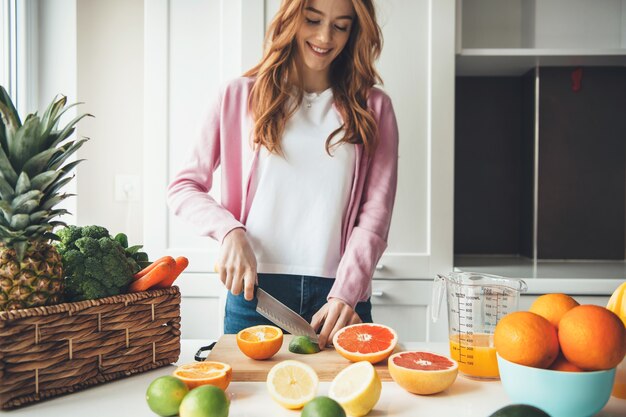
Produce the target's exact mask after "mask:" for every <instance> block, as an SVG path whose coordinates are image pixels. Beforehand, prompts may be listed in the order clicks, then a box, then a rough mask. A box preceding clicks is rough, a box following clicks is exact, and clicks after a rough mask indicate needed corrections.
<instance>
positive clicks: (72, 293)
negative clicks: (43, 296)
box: [57, 226, 140, 301]
mask: <svg viewBox="0 0 626 417" xmlns="http://www.w3.org/2000/svg"><path fill="white" fill-rule="evenodd" d="M58 235H59V237H60V239H61V241H60V242H59V243H58V244H57V249H58V251H59V253H60V254H61V257H62V259H63V268H64V274H65V293H66V298H67V299H68V300H69V301H79V300H91V299H95V298H102V297H108V296H111V295H117V294H121V293H123V292H125V291H126V289H127V287H128V284H130V282H131V281H132V279H133V274H135V273H136V272H138V271H139V269H140V267H139V265H138V264H137V262H135V260H134V259H133V258H132V257H131V255H130V254H129V253H127V251H126V250H125V248H124V247H123V246H122V245H121V244H120V242H118V241H117V240H115V239H113V238H112V237H111V236H110V235H109V231H108V230H107V229H105V228H104V227H101V226H84V227H81V226H67V227H65V228H63V229H61V230H60V231H59V232H58Z"/></svg>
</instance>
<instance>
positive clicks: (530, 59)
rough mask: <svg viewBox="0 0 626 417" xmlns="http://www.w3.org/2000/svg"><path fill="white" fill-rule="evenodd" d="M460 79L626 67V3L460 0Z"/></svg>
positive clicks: (606, 0)
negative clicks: (540, 68) (540, 69)
mask: <svg viewBox="0 0 626 417" xmlns="http://www.w3.org/2000/svg"><path fill="white" fill-rule="evenodd" d="M457 54H458V55H457V61H456V62H457V74H459V75H470V76H471V75H520V74H523V73H525V72H526V71H528V70H529V69H531V68H533V67H534V66H535V65H548V66H557V65H558V66H593V65H607V66H608V65H617V66H622V65H624V64H626V1H625V0H595V1H591V2H590V1H587V0H457Z"/></svg>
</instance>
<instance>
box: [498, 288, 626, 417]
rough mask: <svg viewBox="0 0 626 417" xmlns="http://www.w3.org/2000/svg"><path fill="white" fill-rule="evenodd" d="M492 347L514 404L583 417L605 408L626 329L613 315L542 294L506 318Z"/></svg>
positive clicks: (556, 415) (564, 297) (625, 340)
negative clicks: (527, 308)
mask: <svg viewBox="0 0 626 417" xmlns="http://www.w3.org/2000/svg"><path fill="white" fill-rule="evenodd" d="M494 345H495V348H496V352H497V357H498V367H499V371H500V379H501V381H502V385H503V386H504V390H505V391H506V393H507V394H508V396H509V398H510V399H511V400H512V401H513V402H516V403H524V404H530V405H533V406H535V407H538V408H541V409H542V410H544V411H546V412H547V413H548V414H550V415H551V416H552V417H560V416H563V417H565V416H567V417H577V416H580V417H585V416H590V415H593V414H595V413H597V412H598V411H600V410H601V409H602V407H604V405H605V404H606V403H607V402H608V400H609V398H610V396H611V390H612V388H613V381H614V379H615V368H616V366H617V365H618V364H619V363H620V362H621V361H622V359H623V358H624V355H626V327H625V326H624V323H623V322H622V320H620V318H619V317H618V316H617V315H616V314H615V313H613V312H612V311H610V310H608V309H606V308H604V307H600V306H595V305H579V304H578V303H577V302H576V301H575V300H574V299H573V298H572V297H570V296H568V295H565V294H546V295H543V296H541V297H539V298H537V300H536V301H535V302H534V303H533V304H532V306H531V307H530V309H529V311H517V312H514V313H510V314H508V315H506V316H504V317H503V318H502V319H501V320H500V321H499V322H498V325H497V326H496V330H495V332H494Z"/></svg>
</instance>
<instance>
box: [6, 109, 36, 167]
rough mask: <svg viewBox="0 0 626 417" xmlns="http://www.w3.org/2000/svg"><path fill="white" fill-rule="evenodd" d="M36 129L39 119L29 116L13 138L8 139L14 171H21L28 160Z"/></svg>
mask: <svg viewBox="0 0 626 417" xmlns="http://www.w3.org/2000/svg"><path fill="white" fill-rule="evenodd" d="M38 128H39V117H37V116H35V115H33V114H29V115H28V116H27V117H26V120H25V121H24V124H23V125H22V127H21V128H19V129H18V130H17V132H16V133H15V135H14V136H13V138H8V140H7V143H8V145H9V155H10V157H11V162H12V165H13V168H14V169H15V170H16V171H21V170H22V167H23V166H24V163H25V162H26V161H27V160H29V159H30V156H31V153H32V146H33V143H32V142H33V138H34V137H36V135H37V130H38Z"/></svg>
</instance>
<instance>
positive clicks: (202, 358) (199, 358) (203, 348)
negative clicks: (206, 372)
mask: <svg viewBox="0 0 626 417" xmlns="http://www.w3.org/2000/svg"><path fill="white" fill-rule="evenodd" d="M216 343H217V342H213V343H211V344H210V345H207V346H201V347H200V349H198V351H197V352H196V354H195V355H194V356H193V358H194V359H195V360H196V362H204V361H205V360H206V358H207V357H206V356H202V352H206V351H208V350H211V349H213V348H214V347H215V344H216Z"/></svg>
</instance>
